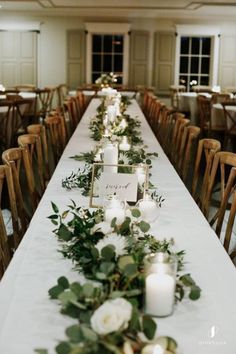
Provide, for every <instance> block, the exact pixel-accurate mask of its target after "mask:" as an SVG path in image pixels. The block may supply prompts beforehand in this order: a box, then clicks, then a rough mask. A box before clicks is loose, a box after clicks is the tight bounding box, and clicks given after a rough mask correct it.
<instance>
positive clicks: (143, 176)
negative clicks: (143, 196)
mask: <svg viewBox="0 0 236 354" xmlns="http://www.w3.org/2000/svg"><path fill="white" fill-rule="evenodd" d="M135 173H136V175H137V177H138V184H139V185H140V187H142V186H143V185H144V184H145V182H146V180H147V166H146V165H144V164H143V163H140V164H139V165H138V166H137V167H136V169H135Z"/></svg>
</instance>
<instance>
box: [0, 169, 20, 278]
mask: <svg viewBox="0 0 236 354" xmlns="http://www.w3.org/2000/svg"><path fill="white" fill-rule="evenodd" d="M4 183H6V185H7V188H8V194H9V199H10V202H12V199H11V197H10V196H11V195H12V193H13V194H14V189H13V182H12V176H11V171H10V168H9V167H7V166H3V165H0V279H1V277H2V275H3V273H4V272H5V270H6V268H7V266H8V264H9V262H10V259H11V255H10V243H9V239H8V235H7V231H6V227H5V222H4V218H3V214H2V191H3V185H4ZM14 210H15V211H16V209H15V208H14ZM14 210H13V211H14ZM14 244H15V242H14Z"/></svg>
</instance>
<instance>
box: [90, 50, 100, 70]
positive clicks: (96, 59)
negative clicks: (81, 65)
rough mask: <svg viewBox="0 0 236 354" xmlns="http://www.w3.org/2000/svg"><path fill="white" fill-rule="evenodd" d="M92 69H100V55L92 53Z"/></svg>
mask: <svg viewBox="0 0 236 354" xmlns="http://www.w3.org/2000/svg"><path fill="white" fill-rule="evenodd" d="M92 71H101V56H100V55H99V54H94V55H93V66H92Z"/></svg>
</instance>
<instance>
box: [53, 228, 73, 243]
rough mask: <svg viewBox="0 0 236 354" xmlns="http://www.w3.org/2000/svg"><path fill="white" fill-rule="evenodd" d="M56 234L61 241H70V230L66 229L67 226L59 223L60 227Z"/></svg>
mask: <svg viewBox="0 0 236 354" xmlns="http://www.w3.org/2000/svg"><path fill="white" fill-rule="evenodd" d="M57 235H58V236H59V238H60V239H61V240H63V241H70V240H71V238H72V234H71V232H70V231H69V230H68V228H67V227H66V226H65V225H64V224H61V225H60V227H59V229H58V231H57Z"/></svg>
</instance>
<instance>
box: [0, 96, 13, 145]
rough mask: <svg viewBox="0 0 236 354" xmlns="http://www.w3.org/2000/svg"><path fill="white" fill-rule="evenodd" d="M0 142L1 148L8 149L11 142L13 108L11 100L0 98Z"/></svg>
mask: <svg viewBox="0 0 236 354" xmlns="http://www.w3.org/2000/svg"><path fill="white" fill-rule="evenodd" d="M0 110H1V119H0V142H1V146H0V147H1V150H2V151H3V150H5V149H8V148H9V147H10V146H12V143H13V135H14V133H13V131H14V121H15V109H14V104H13V102H12V101H9V100H0Z"/></svg>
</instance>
